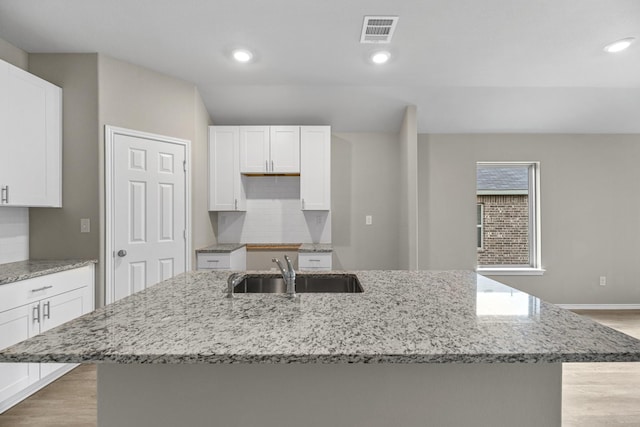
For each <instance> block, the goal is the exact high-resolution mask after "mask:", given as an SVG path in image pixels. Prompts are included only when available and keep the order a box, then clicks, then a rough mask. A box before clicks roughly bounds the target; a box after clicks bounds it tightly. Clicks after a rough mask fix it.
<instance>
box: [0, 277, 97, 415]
mask: <svg viewBox="0 0 640 427" xmlns="http://www.w3.org/2000/svg"><path fill="white" fill-rule="evenodd" d="M93 308H94V267H93V265H90V266H85V267H81V268H77V269H73V270H67V271H62V272H59V273H54V274H49V275H46V276H40V277H36V278H33V279H27V280H22V281H19V282H14V283H10V284H7V285H2V286H0V349H2V348H6V347H9V346H11V345H13V344H16V343H18V342H20V341H24V340H25V339H27V338H30V337H32V336H34V335H37V334H39V333H41V332H44V331H46V330H48V329H51V328H54V327H56V326H58V325H61V324H62V323H64V322H67V321H69V320H72V319H75V318H76V317H79V316H81V315H83V314H85V313H88V312H90V311H92V310H93ZM73 366H74V365H68V364H61V363H40V364H38V363H0V413H2V412H3V411H5V410H6V409H8V408H10V407H11V406H13V405H15V404H16V403H18V402H20V401H21V400H22V399H24V398H26V397H27V396H29V395H30V394H32V393H34V392H35V391H37V390H39V389H40V388H42V387H44V386H45V385H47V384H49V383H50V382H52V381H54V380H55V379H56V378H58V377H59V376H61V375H63V374H64V373H65V372H67V371H68V370H69V369H71V368H72V367H73Z"/></svg>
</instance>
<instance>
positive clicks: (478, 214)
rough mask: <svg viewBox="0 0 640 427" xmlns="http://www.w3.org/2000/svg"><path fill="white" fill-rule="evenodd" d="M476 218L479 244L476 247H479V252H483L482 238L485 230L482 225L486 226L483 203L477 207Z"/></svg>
mask: <svg viewBox="0 0 640 427" xmlns="http://www.w3.org/2000/svg"><path fill="white" fill-rule="evenodd" d="M476 206H477V207H476V218H477V223H478V226H477V243H476V246H477V247H478V250H482V236H483V230H482V225H483V224H484V220H483V215H484V212H483V206H482V203H478V204H477V205H476Z"/></svg>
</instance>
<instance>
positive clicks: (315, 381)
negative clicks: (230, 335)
mask: <svg viewBox="0 0 640 427" xmlns="http://www.w3.org/2000/svg"><path fill="white" fill-rule="evenodd" d="M561 400H562V365H561V364H464V365H462V364H403V365H399V364H396V365H393V364H375V365H374V364H371V365H368V364H352V365H349V364H333V365H329V364H327V365H322V364H296V365H277V364H244V365H239V364H238V365H204V364H185V365H133V364H101V365H98V426H99V427H111V426H121V425H135V426H137V427H146V426H149V427H151V426H153V427H162V426H176V425H188V426H238V427H251V426H258V425H259V426H262V427H299V426H306V427H326V426H351V427H359V426H362V427H365V426H366V427H388V426H390V425H401V426H403V427H413V426H415V427H418V426H420V427H424V426H425V425H433V426H439V427H447V426H452V427H453V426H455V427H459V426H465V425H473V426H478V427H482V426H487V427H501V426H504V427H512V426H514V425H517V426H520V427H529V426H531V427H534V426H535V427H539V426H541V425H543V426H558V427H559V426H560V424H561Z"/></svg>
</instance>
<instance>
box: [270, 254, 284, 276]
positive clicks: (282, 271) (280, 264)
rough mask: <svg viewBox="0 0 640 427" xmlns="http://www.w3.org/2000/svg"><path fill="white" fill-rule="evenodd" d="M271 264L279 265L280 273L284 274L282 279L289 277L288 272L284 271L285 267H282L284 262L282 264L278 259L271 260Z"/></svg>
mask: <svg viewBox="0 0 640 427" xmlns="http://www.w3.org/2000/svg"><path fill="white" fill-rule="evenodd" d="M271 262H275V263H276V264H278V268H279V269H280V273H282V277H285V276H286V275H287V272H286V271H285V270H284V266H283V265H282V262H280V260H279V259H278V258H271Z"/></svg>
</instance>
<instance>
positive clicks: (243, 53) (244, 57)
mask: <svg viewBox="0 0 640 427" xmlns="http://www.w3.org/2000/svg"><path fill="white" fill-rule="evenodd" d="M252 58H253V53H251V52H249V51H248V50H246V49H236V50H234V51H233V59H235V60H236V61H238V62H249V61H251V59H252Z"/></svg>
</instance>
